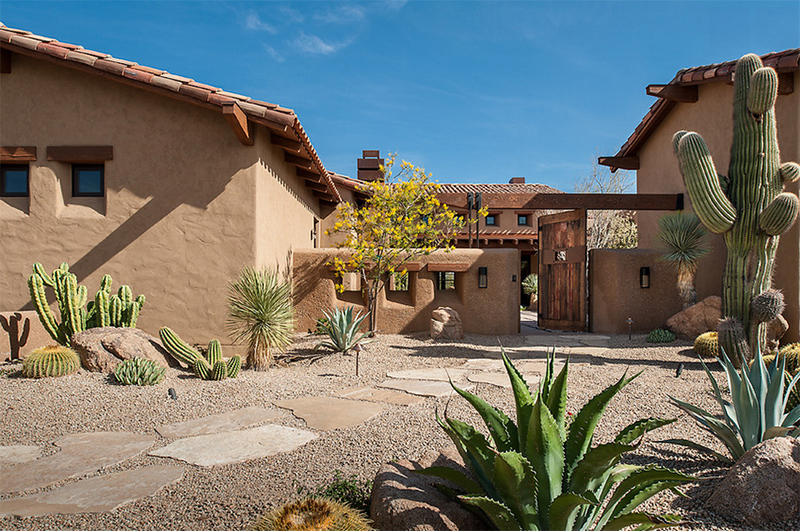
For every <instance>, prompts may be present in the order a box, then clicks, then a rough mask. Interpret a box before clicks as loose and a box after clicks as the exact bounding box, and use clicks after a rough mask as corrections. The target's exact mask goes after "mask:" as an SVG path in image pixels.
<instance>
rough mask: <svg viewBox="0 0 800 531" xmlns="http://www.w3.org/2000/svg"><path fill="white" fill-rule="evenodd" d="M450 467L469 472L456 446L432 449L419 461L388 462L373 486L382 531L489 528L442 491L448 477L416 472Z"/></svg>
mask: <svg viewBox="0 0 800 531" xmlns="http://www.w3.org/2000/svg"><path fill="white" fill-rule="evenodd" d="M432 465H435V466H450V467H452V468H455V469H458V470H461V471H462V472H465V473H466V472H467V470H466V469H465V468H464V465H463V461H462V460H461V457H460V456H459V455H458V453H457V452H456V450H455V448H452V447H451V448H450V449H449V450H443V453H439V452H430V453H428V454H426V455H425V456H423V458H422V459H420V460H419V462H413V461H409V460H406V459H404V460H402V461H397V462H393V463H386V464H384V465H383V466H382V467H381V468H380V470H378V474H377V475H376V476H375V482H374V484H373V487H372V505H371V507H370V517H371V518H372V520H373V521H374V522H375V527H377V528H378V529H380V530H381V531H465V530H471V529H486V528H487V526H486V524H485V523H483V521H481V519H480V518H478V517H477V516H476V515H475V514H473V513H471V512H469V511H468V510H466V509H465V508H464V507H463V506H462V505H461V504H459V503H458V502H457V501H455V500H452V499H450V498H448V497H447V496H445V495H444V494H442V493H441V492H439V491H438V490H437V489H436V487H434V485H435V484H437V483H446V484H448V486H449V487H451V488H455V486H454V485H452V484H449V483H448V482H445V481H444V480H442V479H440V478H437V477H433V476H423V475H422V474H416V473H414V470H420V469H422V468H426V467H429V466H432Z"/></svg>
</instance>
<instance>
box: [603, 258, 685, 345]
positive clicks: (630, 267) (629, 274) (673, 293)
mask: <svg viewBox="0 0 800 531" xmlns="http://www.w3.org/2000/svg"><path fill="white" fill-rule="evenodd" d="M660 256H661V253H660V252H659V251H656V250H653V249H595V250H593V251H591V252H590V253H589V324H590V329H591V331H592V332H595V333H600V334H625V333H627V332H628V324H627V322H626V321H627V319H628V317H630V318H632V319H633V331H634V332H650V331H651V330H655V329H656V328H664V323H665V322H666V320H667V319H669V318H670V317H672V316H673V315H675V314H676V313H678V312H679V311H681V309H682V308H683V303H682V299H681V298H680V296H679V295H678V289H677V288H676V287H675V284H676V282H677V274H676V273H675V270H674V269H673V267H672V266H671V265H670V264H667V263H665V262H662V261H660V260H659V259H658V258H659V257H660ZM642 267H649V268H650V287H649V288H641V287H640V286H639V270H640V268H642Z"/></svg>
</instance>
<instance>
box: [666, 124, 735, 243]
mask: <svg viewBox="0 0 800 531" xmlns="http://www.w3.org/2000/svg"><path fill="white" fill-rule="evenodd" d="M675 139H677V140H675ZM673 142H675V143H676V144H677V146H676V155H677V157H678V162H679V165H680V168H681V173H682V174H683V180H684V182H685V183H686V190H687V191H688V192H689V197H690V198H691V200H692V206H693V207H694V210H695V212H696V213H697V217H699V218H700V221H702V222H703V225H705V227H706V228H707V229H708V230H709V231H711V232H713V233H715V234H722V233H723V232H727V231H728V230H730V228H731V227H732V226H733V223H734V221H736V209H735V208H734V207H733V205H732V204H731V202H730V200H729V199H728V198H727V197H725V193H724V192H723V190H722V187H721V186H720V179H719V177H718V175H717V170H716V169H715V168H714V161H713V159H712V158H711V153H709V151H708V146H706V143H705V141H704V140H703V137H701V136H700V135H698V134H697V133H687V132H685V131H679V132H678V133H676V134H675V138H674V139H673Z"/></svg>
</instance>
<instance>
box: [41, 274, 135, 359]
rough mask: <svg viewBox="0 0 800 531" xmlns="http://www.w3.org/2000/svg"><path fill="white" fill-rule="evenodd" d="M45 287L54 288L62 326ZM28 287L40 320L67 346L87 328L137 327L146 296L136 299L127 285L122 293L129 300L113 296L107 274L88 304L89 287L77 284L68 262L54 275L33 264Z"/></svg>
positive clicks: (53, 335)
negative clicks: (48, 300) (51, 306)
mask: <svg viewBox="0 0 800 531" xmlns="http://www.w3.org/2000/svg"><path fill="white" fill-rule="evenodd" d="M45 287H50V288H53V291H54V292H55V296H56V302H57V303H58V311H59V314H60V315H61V323H59V322H58V321H56V318H55V316H54V315H53V312H52V311H51V310H50V305H49V304H48V302H47V294H46V293H45ZM28 288H29V289H30V294H31V301H32V302H33V307H34V309H35V310H36V313H37V314H38V315H39V320H40V321H41V322H42V325H43V326H44V328H45V330H47V332H48V333H49V334H50V337H52V338H53V339H54V340H55V341H57V342H58V343H59V344H61V345H64V346H69V345H70V338H71V337H72V335H73V334H76V333H78V332H82V331H84V330H86V329H88V328H97V327H100V326H117V327H119V326H129V327H135V326H136V319H137V318H138V316H139V311H140V310H141V309H142V306H143V305H144V301H145V299H144V295H139V297H137V298H136V300H130V299H132V298H133V293H132V292H131V289H130V288H129V287H128V286H122V288H120V293H121V294H123V293H124V294H125V297H126V300H127V301H128V302H124V301H123V300H119V301H118V302H114V300H115V299H121V297H120V296H117V295H112V296H111V298H109V293H110V290H111V276H110V275H104V276H103V278H102V280H101V281H100V290H99V291H98V292H97V294H96V295H95V298H94V300H93V301H90V302H88V304H87V301H88V298H89V297H88V295H89V293H88V290H87V289H86V286H83V285H80V284H78V278H77V277H76V276H75V275H74V274H73V273H70V271H69V266H68V265H67V264H66V263H63V264H61V266H59V268H58V269H56V270H55V271H53V275H52V276H50V275H48V274H47V273H46V272H45V270H44V267H43V266H42V264H40V263H38V262H37V263H35V264H33V274H32V275H31V276H30V278H28Z"/></svg>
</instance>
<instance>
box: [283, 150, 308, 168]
mask: <svg viewBox="0 0 800 531" xmlns="http://www.w3.org/2000/svg"><path fill="white" fill-rule="evenodd" d="M283 159H284V160H285V161H286V162H288V163H289V164H294V165H295V166H297V167H298V168H305V169H307V170H310V169H311V168H313V167H314V163H313V162H312V161H311V159H307V158H305V157H301V156H299V155H292V154H291V153H289V152H288V151H287V152H285V153H284V154H283Z"/></svg>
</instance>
